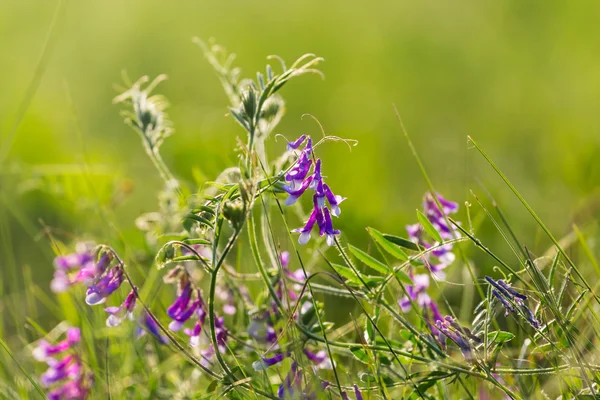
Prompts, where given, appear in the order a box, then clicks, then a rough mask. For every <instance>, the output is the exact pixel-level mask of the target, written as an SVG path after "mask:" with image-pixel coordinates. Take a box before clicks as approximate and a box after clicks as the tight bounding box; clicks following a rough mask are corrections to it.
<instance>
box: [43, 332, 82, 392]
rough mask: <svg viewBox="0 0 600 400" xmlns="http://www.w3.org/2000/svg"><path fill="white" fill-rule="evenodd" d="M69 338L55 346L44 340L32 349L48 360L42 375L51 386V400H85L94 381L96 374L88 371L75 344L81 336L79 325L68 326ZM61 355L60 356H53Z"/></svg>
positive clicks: (46, 385) (45, 383) (47, 384)
mask: <svg viewBox="0 0 600 400" xmlns="http://www.w3.org/2000/svg"><path fill="white" fill-rule="evenodd" d="M66 336H67V337H66V339H65V340H63V341H61V342H59V343H58V344H56V345H54V346H52V345H50V344H49V343H48V342H47V341H45V340H41V341H40V342H39V344H38V346H37V347H36V348H35V349H34V350H33V357H34V358H35V359H36V360H38V361H45V362H46V363H47V364H48V369H47V370H46V371H45V372H44V373H43V374H42V375H41V376H40V383H41V385H42V386H44V387H47V388H51V390H50V391H49V392H48V399H50V400H63V399H71V400H83V399H85V398H86V397H87V394H88V392H89V388H90V387H91V384H92V381H93V375H91V373H86V372H85V370H84V366H83V364H82V362H81V359H80V358H79V356H78V355H77V352H76V349H75V346H76V345H77V344H78V343H79V342H80V340H81V333H80V331H79V329H78V328H69V329H67V331H66ZM59 354H60V355H62V358H61V359H56V358H54V357H55V356H58V355H59Z"/></svg>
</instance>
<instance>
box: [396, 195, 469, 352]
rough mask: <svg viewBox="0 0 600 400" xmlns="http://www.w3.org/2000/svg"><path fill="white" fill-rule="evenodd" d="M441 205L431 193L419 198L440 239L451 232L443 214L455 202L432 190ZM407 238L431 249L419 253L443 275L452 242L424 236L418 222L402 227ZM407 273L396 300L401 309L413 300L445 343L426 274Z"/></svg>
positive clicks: (436, 273)
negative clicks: (403, 289) (403, 292)
mask: <svg viewBox="0 0 600 400" xmlns="http://www.w3.org/2000/svg"><path fill="white" fill-rule="evenodd" d="M436 197H437V198H438V200H439V202H440V205H441V208H440V207H438V205H437V203H436V201H435V199H434V198H433V195H432V194H431V193H426V194H425V196H424V199H423V212H424V214H425V215H426V216H427V219H428V220H429V222H430V223H431V225H433V227H434V228H435V230H436V231H437V232H438V233H439V234H440V236H441V237H442V239H443V240H448V239H452V238H453V235H456V232H453V231H452V230H451V229H450V228H449V226H448V224H447V221H446V219H447V216H448V215H449V214H451V213H455V212H457V211H458V205H457V203H454V202H451V201H448V200H446V199H445V198H444V197H442V196H441V195H440V194H436ZM406 230H407V232H408V235H409V237H410V240H411V241H413V242H414V243H416V244H418V245H419V246H420V247H422V248H424V249H431V248H432V247H434V248H433V249H431V251H430V252H428V253H427V254H426V255H424V256H423V257H422V261H423V263H424V264H425V267H426V268H427V269H428V270H429V271H430V272H431V273H432V274H433V276H434V277H437V278H443V277H444V276H445V274H444V272H443V270H444V269H445V268H446V267H447V266H448V265H450V264H451V263H452V262H453V261H454V259H455V257H454V254H453V253H452V244H450V243H437V242H430V241H428V238H426V237H425V236H426V235H425V234H426V232H425V229H424V228H423V226H421V224H418V223H417V224H414V225H408V226H407V227H406ZM409 275H410V277H411V279H412V281H413V285H407V286H406V295H405V296H404V297H402V298H401V299H400V300H399V301H398V304H399V305H400V309H401V310H402V312H405V313H406V312H409V311H410V310H411V309H412V304H413V303H414V304H415V305H416V306H417V307H419V308H421V309H422V310H423V317H424V319H425V322H426V323H427V326H428V327H429V330H430V331H431V334H432V335H433V336H434V337H436V338H437V340H438V341H439V342H440V343H442V344H443V343H445V336H444V332H443V331H441V330H440V328H439V324H438V322H439V321H442V323H443V321H444V318H443V317H442V314H441V313H440V311H439V309H438V306H437V304H436V303H435V301H433V300H432V299H431V297H430V296H429V295H428V294H427V289H428V288H429V282H430V278H429V274H415V273H414V272H413V271H412V270H411V271H409Z"/></svg>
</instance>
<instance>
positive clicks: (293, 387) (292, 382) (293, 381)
mask: <svg viewBox="0 0 600 400" xmlns="http://www.w3.org/2000/svg"><path fill="white" fill-rule="evenodd" d="M301 384H302V375H301V374H300V370H299V369H298V363H296V362H295V361H294V362H293V363H292V368H291V369H290V372H289V373H288V375H287V376H286V377H285V380H284V381H283V382H282V383H281V385H279V389H277V397H279V398H280V399H284V398H286V396H289V397H290V398H296V395H297V394H301V393H302V388H301Z"/></svg>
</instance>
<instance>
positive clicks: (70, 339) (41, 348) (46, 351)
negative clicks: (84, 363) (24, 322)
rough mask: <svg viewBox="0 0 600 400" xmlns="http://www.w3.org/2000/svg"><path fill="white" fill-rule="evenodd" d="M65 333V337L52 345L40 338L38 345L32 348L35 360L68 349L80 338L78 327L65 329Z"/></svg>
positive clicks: (40, 359) (44, 359) (46, 357)
mask: <svg viewBox="0 0 600 400" xmlns="http://www.w3.org/2000/svg"><path fill="white" fill-rule="evenodd" d="M66 335H67V337H66V339H64V340H63V341H61V342H59V343H57V344H56V345H54V346H53V345H51V344H50V343H48V342H47V341H45V340H40V341H39V342H38V346H37V347H36V348H35V349H34V350H33V353H32V354H33V358H35V359H36V360H37V361H46V360H47V359H48V358H50V357H53V356H55V355H57V354H59V353H63V352H65V351H67V350H69V349H70V348H71V347H72V346H73V345H75V344H77V343H79V341H80V340H81V331H80V330H79V328H69V329H67V332H66Z"/></svg>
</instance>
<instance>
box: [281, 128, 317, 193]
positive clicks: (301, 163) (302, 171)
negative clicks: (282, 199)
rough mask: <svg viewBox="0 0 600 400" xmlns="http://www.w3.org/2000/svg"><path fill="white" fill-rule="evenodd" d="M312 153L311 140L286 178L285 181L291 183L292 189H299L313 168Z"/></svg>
mask: <svg viewBox="0 0 600 400" xmlns="http://www.w3.org/2000/svg"><path fill="white" fill-rule="evenodd" d="M311 152H312V139H310V138H309V139H308V142H307V144H306V147H305V148H304V150H303V151H302V153H301V154H300V157H299V158H298V162H297V163H296V165H295V166H294V168H292V169H291V170H290V172H288V173H287V175H286V176H285V180H286V181H289V182H291V183H290V187H291V188H292V189H294V188H297V187H298V186H299V185H300V184H301V183H302V181H304V178H306V176H307V175H308V173H309V172H310V167H311V166H312V160H311V159H310V154H311Z"/></svg>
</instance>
